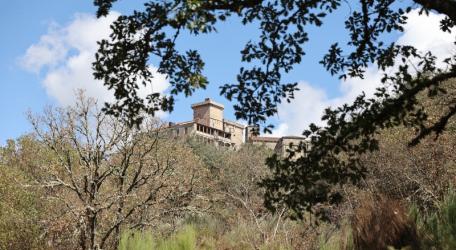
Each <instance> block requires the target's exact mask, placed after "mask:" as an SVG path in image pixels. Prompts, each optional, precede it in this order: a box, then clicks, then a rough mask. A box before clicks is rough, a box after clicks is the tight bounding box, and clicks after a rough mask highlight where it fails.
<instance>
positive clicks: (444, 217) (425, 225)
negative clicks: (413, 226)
mask: <svg viewBox="0 0 456 250" xmlns="http://www.w3.org/2000/svg"><path fill="white" fill-rule="evenodd" d="M411 217H412V218H413V219H414V220H415V221H416V223H417V225H418V229H419V230H420V233H421V241H422V245H423V249H448V250H449V249H455V248H456V219H455V218H456V194H455V191H454V189H452V188H450V189H449V191H448V193H447V194H446V195H445V198H444V200H443V201H442V202H441V203H440V204H439V206H438V209H437V210H436V211H433V212H431V213H429V212H427V213H426V212H424V213H423V212H421V211H420V210H419V209H417V207H412V209H411Z"/></svg>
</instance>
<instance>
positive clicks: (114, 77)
mask: <svg viewBox="0 0 456 250" xmlns="http://www.w3.org/2000/svg"><path fill="white" fill-rule="evenodd" d="M114 2H116V0H96V1H94V3H95V5H96V6H97V7H98V11H97V15H98V16H103V15H106V14H107V13H108V12H109V10H110V8H111V7H112V4H113V3H114ZM144 2H145V4H144V8H143V9H139V10H137V11H135V12H133V14H131V15H127V16H120V17H119V18H118V19H117V21H116V22H115V23H114V24H113V26H112V32H111V37H110V39H106V40H103V41H101V42H100V43H99V50H98V52H97V54H96V61H95V62H94V64H93V68H94V71H95V73H94V76H95V78H97V79H99V80H102V81H103V82H104V85H106V86H107V87H108V88H110V89H113V90H114V91H115V97H116V102H114V103H110V104H107V106H106V107H105V110H106V111H107V113H109V114H113V115H116V116H121V117H125V118H126V121H128V122H129V123H130V125H137V124H140V123H141V121H142V119H143V117H142V116H141V115H140V112H141V111H145V112H147V113H149V114H154V113H155V112H156V111H157V110H160V109H161V110H164V111H170V110H172V109H173V106H174V96H176V95H178V94H180V93H183V94H184V95H186V96H188V95H191V94H192V93H193V92H194V91H195V90H197V89H199V88H205V87H206V85H207V84H208V81H207V79H206V77H205V76H204V74H203V69H204V60H203V59H202V58H201V57H200V55H199V53H198V51H195V50H188V51H185V52H182V51H179V50H178V49H177V47H178V46H177V45H176V41H179V39H177V38H178V37H179V35H180V34H181V33H183V32H185V31H186V32H189V33H191V34H194V35H196V36H197V35H199V34H204V33H211V32H215V31H216V28H217V24H218V23H220V22H225V21H226V20H228V19H229V18H238V19H240V20H241V23H242V24H243V25H245V26H247V25H258V28H259V31H260V35H259V37H258V38H252V39H251V40H249V41H248V42H247V43H246V45H245V47H244V48H243V49H242V51H241V62H242V67H241V68H240V69H239V73H238V74H237V77H236V82H235V83H228V84H225V83H223V85H222V86H221V90H220V92H221V94H222V95H224V96H225V97H226V98H227V99H228V100H233V99H234V100H235V101H236V104H235V105H234V109H235V114H236V117H237V118H240V119H244V120H246V121H248V123H249V124H252V125H262V126H263V128H264V130H265V131H270V128H271V126H270V125H267V118H268V117H270V116H272V115H275V114H276V113H277V106H278V105H279V104H280V103H281V102H284V101H287V102H290V101H291V100H292V99H293V97H294V93H295V91H297V83H296V82H293V81H292V82H285V81H284V80H283V79H284V77H283V76H284V75H286V74H287V73H289V72H290V71H291V70H293V68H294V67H295V66H296V65H298V64H300V63H301V61H302V57H303V56H304V55H305V50H304V46H305V44H306V42H307V41H309V39H310V37H309V34H308V33H307V30H308V29H309V28H313V27H320V26H321V25H323V24H324V22H325V17H327V16H329V15H334V13H336V12H337V11H338V10H340V9H341V8H342V6H343V5H348V6H347V8H348V9H349V10H350V11H349V13H348V14H347V15H346V18H345V22H344V24H345V29H346V34H347V37H348V39H347V40H346V41H345V40H343V39H344V38H338V39H335V41H334V43H333V44H332V45H331V47H330V48H328V53H327V54H326V55H322V59H321V60H320V61H319V63H321V64H322V66H323V67H324V68H325V69H326V70H327V71H328V73H329V74H331V75H335V76H338V77H339V78H341V79H346V78H348V77H351V78H361V79H362V78H363V77H364V75H365V71H366V68H367V67H368V66H374V67H378V68H379V69H380V70H382V72H384V76H383V77H382V80H381V82H382V84H383V85H381V87H380V88H379V89H378V90H377V92H376V93H375V95H374V96H375V98H371V97H366V96H365V95H364V94H363V95H360V96H359V97H358V98H356V100H355V101H354V102H353V103H352V104H347V105H344V106H342V107H339V108H336V109H327V110H326V112H325V114H324V116H323V117H322V119H323V120H324V121H326V124H327V125H326V126H324V127H318V126H316V125H314V124H312V125H311V126H310V127H309V129H307V130H305V131H304V135H305V136H306V137H307V139H308V140H309V141H311V142H312V145H313V146H312V147H311V148H307V147H305V146H302V147H299V148H298V149H297V151H300V152H301V154H299V155H301V157H300V159H299V160H298V161H293V160H289V161H281V160H280V159H277V158H273V157H272V158H270V159H269V161H268V165H269V167H270V168H271V170H272V173H273V174H272V176H271V177H270V178H268V179H266V180H265V181H264V182H263V186H264V187H266V188H267V189H266V190H267V192H266V196H265V197H266V199H267V207H268V208H269V209H271V210H272V211H276V210H277V209H278V208H279V207H281V206H283V205H285V206H287V207H288V208H290V209H293V210H294V214H295V215H296V216H297V217H302V216H303V214H304V212H305V211H307V212H312V213H315V214H316V215H318V216H321V217H323V218H324V217H325V215H324V213H322V211H321V210H320V209H317V208H318V206H319V204H320V203H322V202H324V203H329V204H336V203H340V202H342V199H341V196H342V193H340V192H338V191H337V190H338V189H337V188H336V187H337V186H338V185H345V184H347V183H353V184H359V183H360V182H361V181H362V179H363V177H365V175H366V174H367V170H366V168H364V166H363V165H362V164H360V161H359V157H360V156H361V155H364V154H366V153H369V152H372V151H375V150H378V137H377V136H376V135H377V133H378V131H379V130H381V129H384V128H393V127H397V126H401V125H405V126H407V127H410V128H414V129H415V130H416V133H415V137H414V138H412V139H411V144H412V145H416V144H418V143H419V142H420V141H421V140H422V139H423V138H425V137H427V136H429V135H431V134H433V133H435V134H436V135H440V134H441V133H442V132H443V131H444V130H445V129H446V128H447V123H448V121H449V120H450V118H451V117H453V116H454V115H455V114H456V105H455V101H454V98H452V99H448V100H447V102H446V104H445V105H444V108H443V109H442V111H443V112H441V113H440V114H439V116H438V117H437V119H429V117H428V116H429V113H427V112H425V111H424V109H423V107H422V106H421V105H420V104H419V102H418V101H417V97H418V96H419V95H420V94H421V93H422V92H427V93H428V96H429V97H432V96H435V95H436V94H438V93H441V92H442V88H441V85H442V84H443V83H444V82H445V81H447V80H449V79H451V78H454V77H456V64H455V63H456V58H455V54H454V53H451V54H449V55H448V57H447V58H444V59H438V60H437V58H436V57H435V56H434V55H433V54H432V53H431V52H430V51H419V50H417V49H416V48H414V47H413V46H409V45H399V44H395V43H392V42H390V41H389V40H388V34H389V33H393V32H403V30H404V28H403V27H404V24H406V22H407V14H408V13H409V12H410V11H411V10H412V8H419V9H420V12H419V13H420V14H421V15H426V14H427V13H429V12H430V11H433V12H437V13H440V14H444V15H445V18H444V19H443V20H442V21H441V23H440V27H435V30H436V31H437V30H440V31H443V32H451V30H452V28H453V27H454V26H455V24H456V15H455V13H456V2H455V1H453V0H448V1H435V0H411V1H394V0H359V1H342V0H281V1H262V0H243V1H229V0H222V1H200V0H192V1H188V0H175V1H144ZM341 41H343V42H341ZM150 59H153V60H155V61H157V65H156V66H157V67H158V72H159V73H162V74H166V75H167V76H168V78H169V81H170V84H171V90H170V95H167V96H164V95H161V94H160V93H152V94H150V95H149V96H148V97H147V98H145V99H142V98H140V97H138V95H137V89H138V88H137V86H138V84H143V85H149V84H151V79H152V78H153V77H154V76H153V73H152V71H151V69H150V67H149V65H148V62H149V61H150ZM437 65H443V66H439V67H437ZM304 129H305V128H303V130H304ZM298 153H299V152H298Z"/></svg>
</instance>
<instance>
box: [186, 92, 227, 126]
mask: <svg viewBox="0 0 456 250" xmlns="http://www.w3.org/2000/svg"><path fill="white" fill-rule="evenodd" d="M192 109H193V121H195V122H196V123H199V124H203V125H205V126H208V127H212V128H216V129H219V130H223V109H224V107H223V105H222V104H220V103H217V102H214V101H213V100H211V99H210V98H206V99H205V100H204V102H199V103H195V104H193V105H192Z"/></svg>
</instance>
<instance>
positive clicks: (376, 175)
mask: <svg viewBox="0 0 456 250" xmlns="http://www.w3.org/2000/svg"><path fill="white" fill-rule="evenodd" d="M455 84H456V81H454V80H449V81H447V82H445V84H444V85H443V87H444V88H445V89H446V90H447V91H446V92H445V93H441V94H439V95H437V96H435V97H433V98H427V96H425V94H424V93H423V94H422V98H421V97H419V100H420V101H421V102H422V103H421V104H422V105H423V106H425V107H426V109H427V112H428V113H429V114H432V115H433V116H435V117H439V116H440V115H441V112H443V111H442V109H443V108H442V107H444V106H445V105H446V101H447V100H448V99H451V96H452V95H454V93H453V92H454V91H455ZM424 97H426V98H424ZM98 106H99V104H97V102H96V100H94V99H91V98H87V97H85V95H84V93H83V92H82V91H81V92H80V93H79V97H78V103H77V105H75V106H72V107H68V108H56V107H48V108H46V109H45V110H44V111H43V112H41V113H38V114H31V113H30V114H28V119H29V121H30V123H31V125H32V127H33V128H34V129H33V131H30V133H28V134H24V135H23V136H21V137H19V138H17V139H14V140H9V141H8V143H7V145H5V146H4V147H2V148H1V149H0V168H1V171H0V196H1V197H2V199H1V200H0V211H1V213H0V249H122V250H123V249H455V248H456V220H455V219H456V191H455V190H454V184H455V181H456V179H455V176H456V175H455V171H456V155H455V154H454V152H455V147H456V123H455V121H454V119H453V120H450V122H449V125H448V129H447V130H446V131H445V132H444V133H443V134H441V135H440V136H439V137H435V138H434V137H427V138H425V139H424V140H423V141H422V142H421V143H420V144H418V145H416V146H414V147H410V146H409V141H410V139H411V138H413V136H414V133H413V131H411V130H410V129H407V128H405V127H401V126H399V127H396V128H387V129H384V130H382V131H380V132H379V134H378V138H379V141H380V145H379V150H377V151H374V152H372V153H369V154H365V155H363V156H362V157H360V162H361V164H362V165H363V166H364V167H365V168H366V170H367V174H366V176H365V178H363V181H362V182H360V183H359V184H357V185H351V184H346V185H340V186H337V187H334V188H337V189H340V190H339V191H340V192H341V193H343V200H342V201H341V203H339V204H337V205H334V204H331V203H325V202H321V203H319V204H317V206H318V207H319V209H321V210H322V211H324V213H325V215H326V216H325V218H326V219H324V220H323V219H321V218H320V217H316V216H315V215H314V214H312V213H304V215H303V218H302V219H296V217H294V216H293V211H292V210H290V209H289V208H287V207H285V206H283V207H279V208H278V209H276V210H275V211H271V210H268V209H266V208H265V206H264V192H265V189H264V187H263V186H262V185H259V184H260V183H261V181H262V180H263V179H265V178H267V177H268V176H270V175H271V170H270V169H269V168H268V166H267V165H266V161H267V159H268V158H271V157H272V155H273V152H272V151H270V150H269V149H267V148H266V147H263V146H257V145H250V144H245V145H244V146H243V147H242V148H241V149H239V150H237V151H234V150H230V149H223V148H217V147H214V146H213V145H208V144H205V143H201V142H199V141H198V140H196V139H195V138H193V137H191V136H190V137H186V138H185V139H176V138H171V137H170V136H169V135H168V133H166V130H165V129H162V128H163V126H162V125H163V122H162V121H160V120H158V119H155V118H151V119H148V120H145V122H144V123H142V125H141V126H140V127H130V126H127V125H125V124H124V123H122V122H121V121H119V120H118V119H116V118H115V117H112V116H109V115H106V114H105V113H104V112H102V111H101V110H100V109H99V107H98ZM433 116H430V119H431V120H432V119H433ZM340 157H344V156H343V155H340Z"/></svg>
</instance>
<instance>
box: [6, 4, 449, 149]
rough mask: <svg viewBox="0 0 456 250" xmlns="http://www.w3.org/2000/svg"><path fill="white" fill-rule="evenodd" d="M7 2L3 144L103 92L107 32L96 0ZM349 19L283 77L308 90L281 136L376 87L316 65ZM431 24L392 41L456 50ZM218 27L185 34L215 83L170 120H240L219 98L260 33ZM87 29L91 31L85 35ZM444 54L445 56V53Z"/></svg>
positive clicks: (315, 37)
mask: <svg viewBox="0 0 456 250" xmlns="http://www.w3.org/2000/svg"><path fill="white" fill-rule="evenodd" d="M1 1H2V2H3V3H2V10H1V14H0V31H1V34H2V39H0V74H1V77H0V105H1V106H0V117H1V120H0V145H1V144H4V142H5V141H6V140H7V139H10V138H17V137H18V136H20V135H21V134H24V133H26V132H28V131H30V126H29V125H28V122H27V120H26V118H25V112H26V111H27V110H29V109H31V110H32V111H33V112H40V111H41V110H42V109H43V108H44V106H45V105H47V104H53V105H66V104H67V102H66V99H65V98H66V96H71V93H72V91H73V90H71V88H73V87H74V86H79V85H78V84H79V82H78V81H81V82H82V81H85V82H86V83H80V84H82V85H81V86H86V87H88V88H95V89H96V90H94V91H93V93H99V92H100V90H99V88H101V87H100V86H96V87H94V85H99V83H97V82H92V81H91V79H90V78H91V74H90V72H89V70H88V69H89V66H88V65H89V64H90V56H91V55H92V53H91V51H92V50H93V46H91V45H90V43H94V42H95V41H91V40H90V39H91V38H92V36H91V35H92V34H95V36H96V35H98V33H103V32H105V33H106V32H108V31H107V30H106V28H103V27H107V25H103V24H99V23H100V22H102V21H103V20H96V19H95V18H94V13H95V8H94V7H93V6H92V1H91V0H40V1H29V0H15V1H6V0H1ZM141 2H142V1H140V0H128V1H127V0H123V1H122V0H121V1H119V2H118V3H117V4H115V5H114V8H113V10H114V11H115V12H114V14H115V13H121V14H127V13H129V12H131V10H132V9H134V8H138V7H140V6H141ZM348 14H349V12H348V9H347V8H342V9H341V10H340V11H338V12H337V13H336V14H335V15H332V16H330V18H328V19H327V20H326V23H325V26H324V27H323V28H322V29H315V28H311V29H310V30H309V33H310V38H311V40H310V42H309V43H307V44H306V45H305V47H304V48H305V50H306V53H307V55H306V56H305V57H304V61H303V63H302V64H301V65H299V66H297V67H296V68H295V69H294V70H293V72H291V73H290V74H289V75H287V76H285V79H284V80H286V81H297V82H300V87H301V88H302V89H303V90H302V91H301V92H300V93H299V95H298V98H299V100H297V102H296V103H295V104H294V106H290V105H283V106H281V107H280V108H279V115H278V116H276V117H275V118H273V119H271V121H272V122H273V123H275V124H276V125H277V130H276V131H275V133H276V134H296V133H300V131H302V130H303V129H304V128H305V126H306V125H308V123H310V122H317V120H318V117H320V115H321V111H322V109H323V108H325V107H327V106H334V105H339V104H341V103H343V102H347V101H350V100H351V99H352V98H353V96H356V95H357V94H359V93H360V92H361V91H363V90H364V91H367V92H372V91H373V89H375V87H376V86H378V83H376V82H378V79H377V78H378V75H379V72H378V71H377V70H376V69H375V68H374V67H372V68H371V69H369V70H370V71H369V72H370V74H371V75H370V76H372V77H371V79H369V78H368V79H367V80H366V81H364V82H360V81H357V80H352V81H350V80H349V81H347V82H340V81H339V80H337V79H336V78H334V77H331V76H330V75H329V74H328V73H327V72H326V71H325V70H324V69H323V67H322V66H321V65H320V64H318V61H319V60H320V59H321V58H322V56H323V55H324V53H325V52H326V50H327V49H328V48H329V46H330V44H332V43H333V42H334V41H336V40H337V41H344V39H346V34H345V32H344V30H343V20H344V18H345V17H346V16H347V15H348ZM111 18H112V19H113V18H114V17H111ZM431 18H433V19H432V21H433V23H432V22H430V21H429V18H428V19H426V17H424V19H423V18H422V17H418V15H416V18H415V19H413V18H412V20H414V21H413V23H412V24H411V25H409V29H408V33H407V32H406V33H405V34H396V35H393V36H392V37H391V39H392V40H396V39H399V40H401V39H402V40H403V43H410V41H413V42H415V41H421V40H423V41H424V42H423V45H422V47H423V49H428V48H429V47H430V46H431V45H432V44H435V43H436V42H439V41H443V42H444V43H443V45H442V46H439V48H440V47H444V48H445V49H453V48H454V47H450V46H454V45H451V39H450V38H448V37H440V36H437V38H434V39H430V38H426V35H425V34H426V30H425V29H423V24H427V25H428V26H430V27H429V29H433V28H434V26H435V25H438V20H439V18H441V17H437V16H435V17H431ZM105 22H107V21H106V20H105ZM431 23H432V25H431ZM84 25H88V26H89V27H84ZM433 25H434V26H433ZM217 28H218V30H219V32H218V33H215V34H210V35H203V36H200V37H193V36H189V35H184V36H182V37H181V38H180V40H179V48H181V49H190V48H191V49H197V50H199V52H200V53H201V55H202V57H203V59H204V60H205V61H206V68H205V72H204V73H205V74H206V75H207V77H208V79H209V82H210V84H209V87H208V89H207V90H202V91H198V92H197V93H196V94H195V95H194V96H192V97H190V98H187V99H186V98H184V97H179V98H178V100H177V105H176V107H175V111H174V112H173V113H172V114H169V115H167V116H166V117H165V119H167V120H171V121H185V120H190V119H191V115H192V113H191V109H190V104H191V103H194V102H198V101H200V100H202V99H204V98H205V97H211V98H213V99H215V100H216V101H218V102H221V103H223V104H224V105H225V116H226V117H227V118H228V119H234V116H233V110H232V104H231V103H229V102H228V101H227V100H225V99H224V98H223V97H221V96H220V95H219V89H218V88H219V86H220V85H221V84H224V83H229V82H233V81H234V80H235V77H236V74H237V72H238V70H239V66H240V53H239V51H240V50H241V49H242V48H243V46H244V44H245V43H246V42H247V41H248V40H250V39H253V40H254V39H256V37H257V36H256V34H258V31H257V29H256V27H253V26H252V27H247V28H245V27H244V28H243V27H242V26H241V25H240V23H239V20H236V19H231V20H230V21H228V22H225V23H222V24H220V25H219V26H218V27H217ZM97 29H104V30H103V31H99V30H97ZM433 30H435V29H433ZM86 31H87V33H84V32H86ZM71 32H76V33H77V32H79V33H77V34H76V35H74V36H78V37H76V38H75V37H74V36H72V34H69V33H71ZM90 32H92V33H90ZM426 39H427V40H426ZM92 40H93V39H92ZM50 41H51V42H50ZM55 41H57V42H55ZM54 42H55V43H54ZM413 42H412V43H413ZM56 44H58V45H56ZM449 44H450V45H449ZM89 45H90V46H89ZM445 46H446V47H445ZM447 47H448V48H447ZM43 49H45V51H46V52H49V51H51V52H52V55H53V57H52V58H51V59H49V58H48V59H49V60H48V61H46V60H44V59H43V58H40V56H39V55H42V54H40V53H38V52H40V51H41V52H42V51H43ZM59 49H61V50H59ZM62 51H63V52H62ZM33 52H35V53H33ZM84 53H86V54H87V53H89V54H87V55H85V54H84ZM441 53H442V54H445V53H446V50H443V51H441ZM42 59H43V60H42ZM157 79H158V80H159V79H161V78H157ZM161 80H162V81H165V80H164V79H161ZM84 84H85V85H84ZM163 86H165V85H163ZM62 89H63V90H62ZM59 91H60V92H59ZM97 91H98V92H97Z"/></svg>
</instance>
